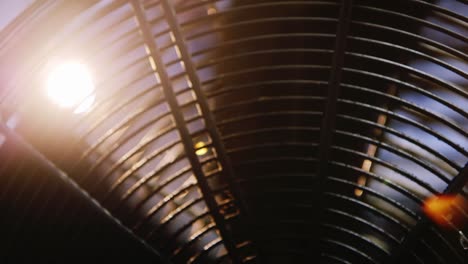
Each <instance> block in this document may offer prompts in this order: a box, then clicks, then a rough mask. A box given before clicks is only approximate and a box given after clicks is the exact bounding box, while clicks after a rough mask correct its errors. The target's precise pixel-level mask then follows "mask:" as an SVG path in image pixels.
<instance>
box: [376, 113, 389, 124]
mask: <svg viewBox="0 0 468 264" xmlns="http://www.w3.org/2000/svg"><path fill="white" fill-rule="evenodd" d="M385 122H387V115H384V114H380V115H379V117H378V118H377V123H378V124H381V125H384V124H385Z"/></svg>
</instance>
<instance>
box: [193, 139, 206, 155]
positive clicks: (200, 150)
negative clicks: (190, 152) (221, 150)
mask: <svg viewBox="0 0 468 264" xmlns="http://www.w3.org/2000/svg"><path fill="white" fill-rule="evenodd" d="M205 146H206V145H205V142H203V141H199V142H197V143H196V144H195V149H196V150H195V154H197V155H198V156H203V155H205V154H206V153H208V148H206V147H205Z"/></svg>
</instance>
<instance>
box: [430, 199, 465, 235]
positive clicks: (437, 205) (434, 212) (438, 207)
mask: <svg viewBox="0 0 468 264" xmlns="http://www.w3.org/2000/svg"><path fill="white" fill-rule="evenodd" d="M456 207H459V208H461V209H462V210H466V209H467V202H466V200H465V199H463V198H462V197H461V196H455V195H439V196H433V197H430V198H428V199H427V200H426V201H425V202H424V206H423V210H424V213H425V214H426V215H427V216H428V217H429V218H430V219H431V220H432V221H434V222H435V223H437V224H438V225H439V226H441V227H445V228H448V227H451V226H455V227H461V226H462V225H463V224H464V221H465V220H464V217H463V215H462V213H461V212H460V210H458V209H456Z"/></svg>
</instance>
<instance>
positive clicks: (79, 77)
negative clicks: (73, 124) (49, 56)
mask: <svg viewBox="0 0 468 264" xmlns="http://www.w3.org/2000/svg"><path fill="white" fill-rule="evenodd" d="M47 96H48V97H49V98H50V99H51V100H52V102H54V103H55V104H57V105H58V106H60V107H62V108H69V109H73V110H74V113H82V112H86V111H88V110H89V109H90V108H91V106H92V105H93V103H94V99H95V95H94V84H93V81H92V78H91V74H90V72H89V70H88V69H87V67H86V66H85V65H84V64H81V63H78V62H67V63H64V64H61V65H59V66H57V67H56V68H54V69H53V70H52V71H51V72H50V74H49V78H48V79H47Z"/></svg>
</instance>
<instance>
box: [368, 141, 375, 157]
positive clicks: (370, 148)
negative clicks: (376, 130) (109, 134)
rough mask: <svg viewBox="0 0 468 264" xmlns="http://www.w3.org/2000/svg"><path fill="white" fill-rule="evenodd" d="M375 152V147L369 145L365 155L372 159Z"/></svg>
mask: <svg viewBox="0 0 468 264" xmlns="http://www.w3.org/2000/svg"><path fill="white" fill-rule="evenodd" d="M376 152H377V146H376V145H373V144H370V145H369V147H368V148H367V152H366V153H367V155H369V156H371V157H374V156H375V153H376Z"/></svg>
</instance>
